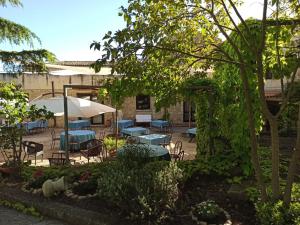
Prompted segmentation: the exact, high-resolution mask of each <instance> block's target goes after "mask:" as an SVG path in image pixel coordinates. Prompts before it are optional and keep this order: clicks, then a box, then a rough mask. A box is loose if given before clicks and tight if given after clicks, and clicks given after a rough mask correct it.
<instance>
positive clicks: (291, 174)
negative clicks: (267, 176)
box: [283, 105, 300, 206]
mask: <svg viewBox="0 0 300 225" xmlns="http://www.w3.org/2000/svg"><path fill="white" fill-rule="evenodd" d="M298 110H299V111H298V122H297V141H296V149H295V151H294V152H293V155H292V158H291V162H290V165H289V169H288V175H287V181H286V186H285V190H284V195H283V202H284V204H285V205H286V206H289V204H290V202H291V195H292V187H293V182H294V178H295V173H296V168H297V163H298V162H299V159H300V105H299V109H298Z"/></svg>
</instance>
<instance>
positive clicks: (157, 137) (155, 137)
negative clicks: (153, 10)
mask: <svg viewBox="0 0 300 225" xmlns="http://www.w3.org/2000/svg"><path fill="white" fill-rule="evenodd" d="M166 137H167V135H165V134H148V135H142V136H138V139H139V142H140V143H144V144H149V145H159V144H160V143H163V142H164V140H165V138H166Z"/></svg>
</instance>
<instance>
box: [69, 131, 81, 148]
mask: <svg viewBox="0 0 300 225" xmlns="http://www.w3.org/2000/svg"><path fill="white" fill-rule="evenodd" d="M68 140H69V141H68V143H69V150H70V152H75V151H77V150H78V149H81V147H80V142H78V141H76V138H75V136H73V135H71V134H69V135H68Z"/></svg>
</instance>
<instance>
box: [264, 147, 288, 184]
mask: <svg viewBox="0 0 300 225" xmlns="http://www.w3.org/2000/svg"><path fill="white" fill-rule="evenodd" d="M270 153H271V149H270V148H266V147H260V148H259V149H258V154H259V158H260V164H261V169H262V174H263V177H264V179H265V181H266V182H267V183H268V182H270V181H271V174H272V159H271V154H270ZM288 164H289V161H288V160H287V159H284V158H281V159H280V162H279V171H280V174H281V175H282V177H283V176H285V175H286V174H287V171H288Z"/></svg>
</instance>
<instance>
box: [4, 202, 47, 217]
mask: <svg viewBox="0 0 300 225" xmlns="http://www.w3.org/2000/svg"><path fill="white" fill-rule="evenodd" d="M0 205H3V206H6V207H9V208H13V209H15V210H17V211H19V212H22V213H25V214H28V215H31V216H34V217H37V218H39V219H42V218H43V217H42V215H41V214H40V213H39V212H38V211H37V210H36V209H35V208H34V207H32V206H31V207H28V206H26V205H24V204H23V203H20V202H11V201H7V200H1V199H0Z"/></svg>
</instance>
